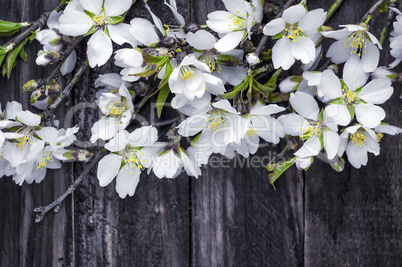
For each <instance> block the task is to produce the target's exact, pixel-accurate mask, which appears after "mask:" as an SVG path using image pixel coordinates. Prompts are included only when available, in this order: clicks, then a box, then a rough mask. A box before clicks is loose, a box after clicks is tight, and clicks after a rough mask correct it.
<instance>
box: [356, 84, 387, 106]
mask: <svg viewBox="0 0 402 267" xmlns="http://www.w3.org/2000/svg"><path fill="white" fill-rule="evenodd" d="M393 92H394V88H393V87H392V83H391V81H390V80H388V79H374V80H372V81H370V82H369V83H368V84H366V85H365V86H364V87H363V89H362V91H361V93H360V94H359V98H361V99H363V100H364V101H366V102H368V103H371V104H382V103H384V102H385V101H387V100H388V99H389V98H390V97H391V96H392V94H393Z"/></svg>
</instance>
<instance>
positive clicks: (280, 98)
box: [268, 92, 290, 104]
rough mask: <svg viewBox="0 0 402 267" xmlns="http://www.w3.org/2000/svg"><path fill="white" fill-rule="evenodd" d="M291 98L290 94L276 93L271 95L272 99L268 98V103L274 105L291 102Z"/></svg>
mask: <svg viewBox="0 0 402 267" xmlns="http://www.w3.org/2000/svg"><path fill="white" fill-rule="evenodd" d="M289 98H290V93H280V92H275V93H271V95H270V97H269V98H268V101H269V103H271V104H274V103H279V102H284V101H289Z"/></svg>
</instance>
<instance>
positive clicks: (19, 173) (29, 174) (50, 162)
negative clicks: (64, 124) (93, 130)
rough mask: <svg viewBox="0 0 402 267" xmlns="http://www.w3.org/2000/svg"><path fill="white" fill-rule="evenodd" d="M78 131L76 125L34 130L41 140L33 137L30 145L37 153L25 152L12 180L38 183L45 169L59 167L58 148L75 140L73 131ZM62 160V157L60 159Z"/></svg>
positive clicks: (18, 182) (19, 182) (44, 174)
mask: <svg viewBox="0 0 402 267" xmlns="http://www.w3.org/2000/svg"><path fill="white" fill-rule="evenodd" d="M77 131H78V128H77V127H74V128H69V129H67V130H64V129H61V130H57V129H56V128H53V127H44V128H42V129H40V130H39V131H36V132H35V135H37V136H39V137H40V139H41V140H39V139H34V141H33V144H32V147H35V149H37V150H38V153H32V151H31V152H30V153H29V154H27V156H26V158H25V159H24V161H23V163H21V164H19V165H18V166H16V172H15V174H13V180H14V181H15V182H16V183H17V184H19V185H22V183H23V182H24V181H25V182H27V183H29V184H30V183H32V182H33V181H35V182H36V183H40V182H41V181H42V180H43V179H44V178H45V176H46V170H47V169H59V168H61V163H60V161H59V160H58V159H57V158H56V157H55V155H54V153H56V154H57V152H58V151H59V150H64V148H65V147H66V146H68V145H71V144H72V142H73V141H74V140H76V137H75V135H74V134H75V133H76V132H77ZM61 160H63V159H61Z"/></svg>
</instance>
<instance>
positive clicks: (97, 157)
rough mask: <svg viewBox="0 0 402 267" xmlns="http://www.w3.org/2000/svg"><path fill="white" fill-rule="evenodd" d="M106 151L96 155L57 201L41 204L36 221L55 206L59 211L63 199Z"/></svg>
mask: <svg viewBox="0 0 402 267" xmlns="http://www.w3.org/2000/svg"><path fill="white" fill-rule="evenodd" d="M104 154H105V152H100V153H99V154H98V155H96V157H95V158H94V159H93V160H92V161H91V163H89V164H88V166H87V167H86V168H85V169H84V170H83V171H82V173H81V174H80V176H78V178H77V180H75V181H74V183H72V184H71V185H70V186H69V187H68V189H67V191H66V192H64V193H63V194H62V195H61V196H59V197H58V198H57V199H56V200H55V201H53V202H52V203H50V204H49V205H47V206H45V207H43V206H39V207H36V208H35V209H34V212H35V213H36V218H35V222H36V223H39V222H41V221H42V220H43V218H44V216H45V215H46V213H48V212H49V211H50V210H51V209H53V208H54V212H58V211H59V210H60V204H61V202H63V200H64V199H65V198H66V197H67V196H68V195H70V194H72V193H73V192H74V190H75V189H76V188H77V186H78V185H79V184H80V183H81V182H82V181H83V180H84V178H85V177H86V176H87V174H88V172H89V171H90V170H91V169H92V168H93V167H94V166H95V165H96V164H97V163H98V162H99V160H100V159H101V158H102V157H103V156H104Z"/></svg>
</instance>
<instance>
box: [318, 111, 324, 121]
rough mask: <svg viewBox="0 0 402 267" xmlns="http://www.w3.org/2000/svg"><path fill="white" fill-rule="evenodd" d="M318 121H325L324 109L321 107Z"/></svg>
mask: <svg viewBox="0 0 402 267" xmlns="http://www.w3.org/2000/svg"><path fill="white" fill-rule="evenodd" d="M318 121H319V122H324V109H321V111H320V114H318Z"/></svg>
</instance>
